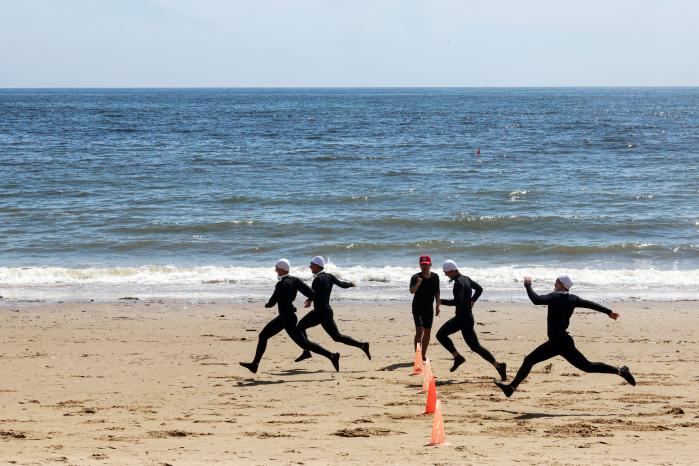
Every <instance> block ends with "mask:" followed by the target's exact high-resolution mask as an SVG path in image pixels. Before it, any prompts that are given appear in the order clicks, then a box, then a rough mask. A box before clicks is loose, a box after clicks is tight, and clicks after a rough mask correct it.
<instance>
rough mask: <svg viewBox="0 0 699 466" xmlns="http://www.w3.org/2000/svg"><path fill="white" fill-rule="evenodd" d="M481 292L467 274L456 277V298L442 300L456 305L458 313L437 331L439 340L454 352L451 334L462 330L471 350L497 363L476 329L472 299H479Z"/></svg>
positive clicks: (446, 304) (490, 361) (447, 303)
mask: <svg viewBox="0 0 699 466" xmlns="http://www.w3.org/2000/svg"><path fill="white" fill-rule="evenodd" d="M474 291H475V292H474ZM481 293H483V288H481V286H480V285H479V284H478V283H476V282H474V281H473V280H471V279H470V278H468V277H467V276H465V275H459V276H458V277H456V278H455V279H454V299H442V300H440V301H441V303H442V304H443V305H445V306H456V315H455V316H454V317H452V318H451V319H449V320H448V321H446V322H445V323H444V325H442V327H441V328H440V329H439V331H437V340H438V341H439V342H440V343H441V344H442V346H444V347H445V348H446V349H447V351H449V352H450V353H454V352H455V351H456V347H455V346H454V343H453V342H452V341H451V338H449V335H451V334H452V333H456V332H458V331H459V330H461V334H462V335H463V337H464V340H465V341H466V344H467V345H468V347H469V348H470V349H471V351H473V352H474V353H476V354H478V355H480V356H481V357H482V358H483V359H485V360H486V361H488V362H489V363H491V364H495V363H496V361H495V358H494V357H493V355H492V354H491V353H490V351H488V350H487V349H485V348H484V347H483V346H481V344H480V342H479V341H478V337H477V336H476V330H475V329H474V325H475V322H474V320H473V312H472V311H471V301H473V302H475V301H476V300H478V298H479V296H480V295H481ZM472 295H473V296H472Z"/></svg>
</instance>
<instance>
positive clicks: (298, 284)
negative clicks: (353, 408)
mask: <svg viewBox="0 0 699 466" xmlns="http://www.w3.org/2000/svg"><path fill="white" fill-rule="evenodd" d="M289 268H290V267H289V261H288V260H286V259H279V260H278V261H277V263H276V266H275V269H276V272H277V276H278V279H279V281H278V282H277V285H276V286H275V287H274V293H273V294H272V297H271V298H269V301H267V304H265V307H267V308H270V307H274V305H275V304H276V305H277V309H278V310H279V315H278V316H277V317H275V318H274V319H272V320H271V321H270V322H269V323H268V324H267V325H265V327H264V328H263V329H262V331H261V332H260V337H259V340H258V342H257V350H256V351H255V359H253V360H252V362H241V363H240V365H241V366H243V367H245V368H246V369H249V370H250V372H252V373H253V374H254V373H256V372H257V367H258V365H259V364H260V360H261V359H262V355H263V354H265V350H266V349H267V340H269V339H270V338H272V337H273V336H274V335H276V334H277V333H279V332H281V331H282V330H286V333H287V334H288V335H289V336H290V337H291V339H292V340H294V343H296V344H297V345H299V346H300V347H301V348H303V349H304V350H310V351H313V352H314V353H318V354H321V355H323V356H325V357H326V358H328V359H330V361H331V362H332V363H333V366H334V367H335V370H336V371H339V370H340V353H331V352H330V351H328V350H326V349H325V348H323V347H322V346H320V345H319V344H317V343H313V342H312V341H308V338H306V336H305V335H304V334H303V333H301V332H300V331H299V329H298V328H297V327H296V322H297V319H296V308H295V307H294V299H296V293H297V292H298V291H300V292H301V294H303V295H304V296H307V297H308V298H309V299H313V298H314V297H315V294H314V293H313V290H312V289H311V288H309V287H308V285H306V284H305V283H304V282H302V281H301V280H299V279H298V278H296V277H292V276H291V275H289Z"/></svg>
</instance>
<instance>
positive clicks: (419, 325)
mask: <svg viewBox="0 0 699 466" xmlns="http://www.w3.org/2000/svg"><path fill="white" fill-rule="evenodd" d="M431 267H432V259H430V256H420V272H418V273H416V274H415V275H413V276H412V277H410V293H411V294H412V295H413V321H414V322H415V339H414V340H413V345H414V346H413V349H415V348H417V344H418V343H420V347H421V348H422V360H423V361H424V360H426V359H427V346H428V345H429V344H430V332H431V331H432V321H433V319H434V316H435V315H439V275H437V274H436V273H434V272H431V271H430V268H431ZM435 302H436V305H435V309H434V310H433V309H432V303H435Z"/></svg>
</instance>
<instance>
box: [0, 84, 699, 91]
mask: <svg viewBox="0 0 699 466" xmlns="http://www.w3.org/2000/svg"><path fill="white" fill-rule="evenodd" d="M695 88H699V84H696V85H682V86H677V85H531V86H528V85H523V86H28V87H16V86H0V90H50V89H55V90H68V89H71V90H72V89H695Z"/></svg>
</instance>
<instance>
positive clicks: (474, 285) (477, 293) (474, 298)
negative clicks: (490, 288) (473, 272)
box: [469, 279, 483, 303]
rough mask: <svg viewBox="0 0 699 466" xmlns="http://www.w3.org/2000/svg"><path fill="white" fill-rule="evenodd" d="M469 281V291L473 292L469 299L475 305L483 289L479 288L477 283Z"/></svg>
mask: <svg viewBox="0 0 699 466" xmlns="http://www.w3.org/2000/svg"><path fill="white" fill-rule="evenodd" d="M469 280H470V279H469ZM470 281H471V289H473V291H474V293H473V296H472V297H471V301H473V302H474V303H475V302H476V301H478V298H479V297H480V296H481V293H483V287H482V286H480V285H479V284H478V283H476V282H474V281H473V280H470Z"/></svg>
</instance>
